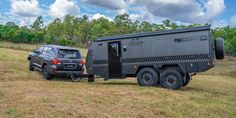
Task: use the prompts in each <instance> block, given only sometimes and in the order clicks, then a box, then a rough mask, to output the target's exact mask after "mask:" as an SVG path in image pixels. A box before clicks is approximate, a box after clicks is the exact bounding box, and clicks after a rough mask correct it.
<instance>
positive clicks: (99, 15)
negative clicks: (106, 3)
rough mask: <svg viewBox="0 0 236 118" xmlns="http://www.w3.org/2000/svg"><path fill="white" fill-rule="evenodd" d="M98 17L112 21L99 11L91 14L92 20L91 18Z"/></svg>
mask: <svg viewBox="0 0 236 118" xmlns="http://www.w3.org/2000/svg"><path fill="white" fill-rule="evenodd" d="M99 18H106V19H108V20H109V21H112V18H110V17H107V16H105V15H102V14H100V13H96V14H94V15H93V16H92V20H93V19H99Z"/></svg>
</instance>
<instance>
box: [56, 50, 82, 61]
mask: <svg viewBox="0 0 236 118" xmlns="http://www.w3.org/2000/svg"><path fill="white" fill-rule="evenodd" d="M58 57H59V58H66V59H80V58H81V55H80V52H79V51H78V50H64V49H60V50H59V52H58Z"/></svg>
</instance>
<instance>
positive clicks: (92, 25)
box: [0, 14, 236, 55]
mask: <svg viewBox="0 0 236 118" xmlns="http://www.w3.org/2000/svg"><path fill="white" fill-rule="evenodd" d="M204 25H207V24H204ZM198 26H202V25H201V24H191V25H178V24H176V23H174V22H172V21H170V20H164V21H162V23H161V24H156V23H150V22H147V21H143V22H141V21H139V20H136V21H132V20H131V19H130V17H129V15H128V14H122V15H117V16H116V17H115V18H114V19H113V20H112V21H110V20H108V19H106V18H99V19H93V20H90V19H89V17H88V16H86V15H84V16H82V17H75V16H71V15H66V16H65V17H64V18H63V19H59V18H56V19H54V20H53V21H52V22H51V23H49V24H48V25H46V26H45V25H44V22H43V17H41V16H40V17H38V18H37V19H36V20H35V21H34V22H33V24H32V25H31V26H30V27H27V26H21V27H20V26H18V25H16V24H15V23H14V22H8V23H6V24H5V25H0V40H2V41H8V42H14V43H32V44H34V43H47V44H59V45H69V46H72V45H77V46H83V47H86V46H88V45H89V44H90V43H91V42H92V41H94V40H95V39H96V38H97V37H103V36H112V35H120V34H128V33H140V32H151V31H160V30H166V29H181V28H188V27H198ZM212 34H213V37H214V38H217V37H222V38H224V39H225V48H226V53H227V54H229V55H236V28H232V27H229V26H227V27H222V28H215V29H212Z"/></svg>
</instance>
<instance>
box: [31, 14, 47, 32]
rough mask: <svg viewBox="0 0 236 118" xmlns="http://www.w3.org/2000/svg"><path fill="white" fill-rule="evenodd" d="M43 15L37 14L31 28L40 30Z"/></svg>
mask: <svg viewBox="0 0 236 118" xmlns="http://www.w3.org/2000/svg"><path fill="white" fill-rule="evenodd" d="M43 26H44V25H43V17H42V16H39V17H37V19H36V20H35V21H34V23H33V24H32V25H31V28H32V30H35V31H40V30H41V29H42V28H43Z"/></svg>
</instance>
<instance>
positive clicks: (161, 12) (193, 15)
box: [128, 0, 225, 23]
mask: <svg viewBox="0 0 236 118" xmlns="http://www.w3.org/2000/svg"><path fill="white" fill-rule="evenodd" d="M128 1H129V3H130V4H137V5H142V6H145V8H146V9H147V10H148V12H150V13H151V14H152V15H154V16H157V17H162V18H169V19H172V20H175V21H181V22H190V23H209V22H212V21H213V20H214V19H215V18H217V17H218V16H219V15H220V14H221V13H222V12H223V11H224V8H225V5H224V0H207V1H206V2H203V6H202V5H201V4H200V3H198V2H197V1H195V0H149V1H143V0H128Z"/></svg>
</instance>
